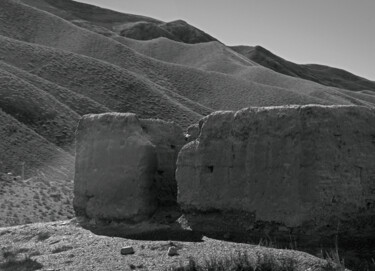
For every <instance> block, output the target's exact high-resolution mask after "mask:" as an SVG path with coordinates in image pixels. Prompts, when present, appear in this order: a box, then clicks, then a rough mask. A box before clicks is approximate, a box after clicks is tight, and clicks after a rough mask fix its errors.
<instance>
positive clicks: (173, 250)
mask: <svg viewBox="0 0 375 271" xmlns="http://www.w3.org/2000/svg"><path fill="white" fill-rule="evenodd" d="M176 255H178V251H177V248H176V247H169V248H168V256H176Z"/></svg>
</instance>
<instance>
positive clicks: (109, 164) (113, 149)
mask: <svg viewBox="0 0 375 271" xmlns="http://www.w3.org/2000/svg"><path fill="white" fill-rule="evenodd" d="M179 133H180V134H179ZM183 140H184V137H183V132H182V130H181V128H179V127H178V126H177V125H175V124H174V123H171V122H165V121H160V120H141V119H138V118H137V116H136V115H135V114H130V113H106V114H98V115H94V114H90V115H85V116H83V117H82V119H81V120H80V122H79V125H78V128H77V134H76V166H75V178H74V209H75V212H76V214H77V215H78V216H85V217H88V218H93V219H95V220H115V221H132V222H139V221H143V220H147V219H148V218H149V217H150V216H151V215H152V214H153V213H154V211H155V210H156V209H157V208H158V204H159V203H160V202H163V200H167V199H168V200H174V201H176V190H177V189H176V181H175V176H174V172H175V160H176V158H177V153H178V151H179V149H180V148H181V146H182V144H183V143H182V142H183ZM180 142H181V143H180ZM155 180H156V181H155ZM168 189H169V190H168ZM166 190H168V193H169V194H168V195H165V193H166V192H165V191H166ZM170 190H174V195H173V193H172V192H169V191H170ZM168 196H169V198H168ZM173 197H174V198H173Z"/></svg>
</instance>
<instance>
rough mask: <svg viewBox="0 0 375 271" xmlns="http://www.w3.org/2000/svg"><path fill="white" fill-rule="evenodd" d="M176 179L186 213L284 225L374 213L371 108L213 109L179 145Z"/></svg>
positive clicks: (374, 114) (374, 145)
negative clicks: (217, 214) (193, 134)
mask: <svg viewBox="0 0 375 271" xmlns="http://www.w3.org/2000/svg"><path fill="white" fill-rule="evenodd" d="M176 178H177V183H178V202H179V203H180V204H181V206H182V208H183V209H184V211H185V212H186V213H189V212H200V213H206V214H208V213H210V212H211V213H212V212H215V211H219V212H229V213H231V212H232V213H235V212H237V213H241V214H244V213H245V214H246V215H248V216H249V217H250V219H249V220H248V222H249V223H250V222H254V223H255V222H256V221H265V222H276V223H280V224H284V225H286V226H288V227H299V226H302V225H304V224H306V223H310V224H313V225H315V226H316V225H323V224H330V223H333V221H334V223H337V222H338V221H340V220H345V219H348V218H351V219H355V216H356V215H357V214H358V215H359V213H361V212H370V213H372V214H375V206H374V205H375V111H374V110H373V109H369V108H365V107H357V106H289V107H269V108H249V109H244V110H241V111H237V112H232V111H222V112H215V113H213V114H211V115H209V116H208V117H206V118H204V119H203V124H202V125H201V129H200V133H199V137H198V138H197V139H196V140H195V141H192V142H190V143H189V144H187V145H185V146H184V147H183V148H182V150H181V152H180V154H179V157H178V161H177V173H176ZM246 215H245V216H246ZM245 216H244V217H243V218H244V219H245ZM215 223H216V222H215ZM215 223H214V224H215ZM203 224H204V223H203ZM247 226H249V227H250V228H251V227H252V226H251V225H247Z"/></svg>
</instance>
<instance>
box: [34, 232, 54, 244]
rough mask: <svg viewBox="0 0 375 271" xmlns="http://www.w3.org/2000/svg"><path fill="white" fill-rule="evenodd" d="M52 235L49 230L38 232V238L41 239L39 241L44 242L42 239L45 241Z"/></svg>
mask: <svg viewBox="0 0 375 271" xmlns="http://www.w3.org/2000/svg"><path fill="white" fill-rule="evenodd" d="M50 237H51V234H50V233H49V232H39V233H38V234H37V240H38V241H39V242H42V241H44V240H47V239H48V238H50Z"/></svg>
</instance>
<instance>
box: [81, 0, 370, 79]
mask: <svg viewBox="0 0 375 271" xmlns="http://www.w3.org/2000/svg"><path fill="white" fill-rule="evenodd" d="M78 1H79V2H85V3H89V4H93V5H97V6H101V7H105V8H110V9H112V10H117V11H120V12H125V13H131V14H138V15H145V16H149V17H152V18H155V19H159V20H162V21H172V20H176V19H182V20H185V21H187V22H188V23H189V24H191V25H194V26H196V27H198V28H199V29H201V30H203V31H205V32H207V33H208V34H210V35H211V36H213V37H215V38H217V39H218V40H220V41H221V42H223V43H225V44H227V45H251V46H254V45H261V46H263V47H265V48H266V49H268V50H270V51H271V52H273V53H275V54H276V55H278V56H281V57H283V58H285V59H287V60H290V61H293V62H296V63H301V64H305V63H315V64H324V65H329V66H333V67H336V68H342V69H345V70H347V71H349V72H352V73H354V74H357V75H359V76H362V77H365V78H367V79H370V80H374V81H375V0H232V1H231V0H78Z"/></svg>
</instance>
